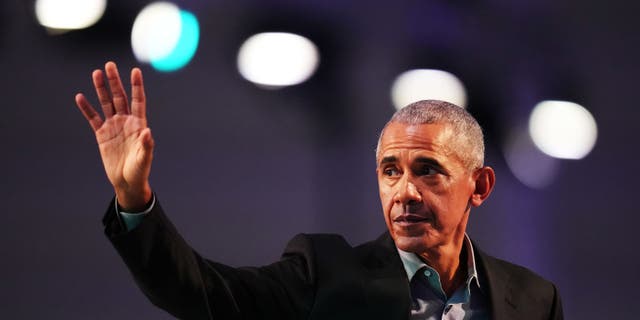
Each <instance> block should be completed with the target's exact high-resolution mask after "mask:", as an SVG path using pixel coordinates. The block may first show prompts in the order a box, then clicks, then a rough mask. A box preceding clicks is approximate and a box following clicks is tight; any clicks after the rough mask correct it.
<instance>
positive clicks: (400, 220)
mask: <svg viewBox="0 0 640 320" xmlns="http://www.w3.org/2000/svg"><path fill="white" fill-rule="evenodd" d="M432 221H433V220H432V219H431V218H428V217H425V216H421V215H418V214H413V213H403V214H401V215H399V216H397V217H396V218H395V219H393V222H394V223H397V224H401V225H411V224H418V223H431V222H432Z"/></svg>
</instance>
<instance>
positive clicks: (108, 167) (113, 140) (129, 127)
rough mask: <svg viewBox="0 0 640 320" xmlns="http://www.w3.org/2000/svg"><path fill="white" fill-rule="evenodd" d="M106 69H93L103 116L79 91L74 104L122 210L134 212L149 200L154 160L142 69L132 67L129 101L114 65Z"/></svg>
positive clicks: (111, 63)
mask: <svg viewBox="0 0 640 320" xmlns="http://www.w3.org/2000/svg"><path fill="white" fill-rule="evenodd" d="M105 72H106V75H107V80H108V82H109V88H107V85H106V83H105V79H104V73H103V72H102V70H95V71H93V74H92V78H93V85H94V87H95V89H96V93H97V95H98V100H99V101H100V105H101V106H102V113H103V114H104V119H103V118H102V117H101V116H100V114H99V113H98V112H97V111H96V109H95V108H94V107H93V106H92V105H91V104H90V103H89V101H88V100H87V99H86V97H85V96H84V95H83V94H82V93H78V94H76V97H75V99H76V105H77V106H78V108H79V109H80V111H81V112H82V114H83V115H84V117H85V118H86V119H87V121H88V122H89V125H90V126H91V128H92V129H93V131H94V133H95V135H96V140H97V141H98V147H99V149H100V156H101V157H102V163H103V164H104V169H105V171H106V173H107V177H108V178H109V181H110V182H111V184H112V185H113V188H114V190H115V192H116V196H117V197H118V204H119V205H120V206H121V207H122V210H124V211H128V212H137V211H140V210H141V209H143V208H144V206H145V205H146V204H147V203H148V202H149V201H150V200H151V197H152V192H151V187H150V185H149V174H150V172H151V161H152V159H153V137H152V136H151V130H150V129H149V127H147V116H146V99H145V94H144V85H143V83H142V72H141V71H140V69H138V68H133V69H132V70H131V104H129V101H128V99H127V94H126V92H125V90H124V88H123V86H122V81H121V80H120V76H119V74H118V69H117V67H116V64H115V63H113V62H107V63H106V64H105Z"/></svg>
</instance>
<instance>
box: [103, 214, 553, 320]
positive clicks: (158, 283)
mask: <svg viewBox="0 0 640 320" xmlns="http://www.w3.org/2000/svg"><path fill="white" fill-rule="evenodd" d="M103 223H104V225H105V233H106V234H107V236H108V237H109V239H110V240H111V242H112V243H113V245H114V246H115V248H116V249H117V251H118V252H119V253H120V255H121V256H122V258H123V259H124V262H125V263H126V264H127V266H128V267H129V269H130V271H131V273H132V274H133V277H134V278H135V280H136V282H137V283H138V285H139V286H140V288H141V289H142V291H143V292H144V293H145V294H146V295H147V297H148V298H149V299H150V300H151V302H152V303H153V304H155V305H156V306H158V307H160V308H162V309H164V310H166V311H168V312H169V313H171V314H173V315H174V316H176V317H178V318H184V319H331V320H338V319H350V320H353V319H367V320H374V319H381V320H382V319H384V320H394V319H398V320H406V319H409V315H410V300H411V299H410V290H409V280H408V279H407V275H406V272H405V270H404V268H403V265H402V261H401V260H400V257H399V255H398V252H397V250H396V248H395V245H394V243H393V240H392V239H391V237H390V236H389V234H388V233H385V234H383V235H382V236H380V237H379V238H378V239H377V240H375V241H371V242H367V243H365V244H362V245H360V246H357V247H352V246H350V245H349V244H348V243H347V242H346V241H345V240H344V239H343V238H342V237H341V236H338V235H328V234H316V235H303V234H300V235H297V236H296V237H294V238H293V239H292V240H291V241H290V242H289V244H288V245H287V247H286V249H285V252H284V254H283V255H282V258H281V259H280V260H279V261H278V262H275V263H273V264H271V265H268V266H264V267H259V268H253V267H251V268H231V267H228V266H225V265H223V264H219V263H216V262H213V261H209V260H206V259H204V258H202V257H200V256H199V255H198V253H197V252H195V251H194V250H193V249H191V247H189V245H188V244H187V243H186V242H185V241H184V240H183V238H182V237H181V236H180V235H179V234H178V232H177V231H176V229H175V227H174V226H173V225H172V224H171V222H170V221H169V220H168V219H167V217H166V216H165V215H164V213H163V212H162V209H161V207H160V205H159V204H156V206H155V208H154V209H153V210H152V212H150V213H149V214H148V215H147V216H146V217H145V218H144V220H143V222H142V223H141V224H140V225H139V226H138V227H136V228H135V229H134V230H132V231H130V232H125V230H124V227H123V224H122V221H120V219H119V217H118V215H117V214H116V212H115V208H114V204H113V202H112V204H111V206H110V207H109V209H108V211H107V214H106V215H105V217H104V219H103ZM474 247H477V246H474ZM475 255H476V259H477V261H476V263H477V268H478V273H479V278H480V281H481V282H480V284H481V288H482V289H483V290H486V291H485V293H486V294H487V296H488V297H489V301H490V308H491V313H492V318H493V319H497V320H499V319H532V320H533V319H562V307H561V304H560V297H559V295H558V293H557V291H556V288H555V286H554V285H553V284H552V283H550V282H548V281H546V280H544V279H542V278H541V277H539V276H537V275H535V274H534V273H532V272H531V271H529V270H527V269H525V268H522V267H519V266H516V265H513V264H511V263H508V262H505V261H502V260H499V259H496V258H493V257H490V256H488V255H486V254H484V253H483V252H482V251H479V250H477V249H476V251H475Z"/></svg>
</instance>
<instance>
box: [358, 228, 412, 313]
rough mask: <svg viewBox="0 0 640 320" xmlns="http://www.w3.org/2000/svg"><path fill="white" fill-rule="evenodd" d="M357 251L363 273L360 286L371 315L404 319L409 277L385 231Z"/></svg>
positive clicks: (406, 307)
mask: <svg viewBox="0 0 640 320" xmlns="http://www.w3.org/2000/svg"><path fill="white" fill-rule="evenodd" d="M357 252H358V255H359V260H360V263H361V265H362V267H363V269H364V270H365V273H366V274H365V275H364V279H365V280H364V281H363V287H364V292H365V295H366V304H367V308H368V309H369V311H370V314H371V316H372V317H371V319H399V320H400V319H402V320H405V319H408V318H409V315H410V301H411V296H410V290H409V281H408V280H407V274H406V272H405V271H404V267H403V266H402V261H401V260H400V256H399V255H398V251H397V249H396V247H395V244H394V243H393V239H391V236H389V234H388V233H385V234H383V235H382V236H380V237H379V238H378V239H377V240H375V241H373V242H370V243H367V244H364V245H362V246H360V247H358V250H357Z"/></svg>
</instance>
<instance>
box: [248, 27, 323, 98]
mask: <svg viewBox="0 0 640 320" xmlns="http://www.w3.org/2000/svg"><path fill="white" fill-rule="evenodd" d="M319 60H320V54H319V53H318V49H317V47H316V46H315V45H314V44H313V42H311V40H309V39H307V38H305V37H303V36H300V35H296V34H292V33H284V32H265V33H259V34H256V35H253V36H251V37H249V39H247V40H246V41H245V42H244V43H243V44H242V46H241V47H240V50H239V52H238V70H239V72H240V74H241V75H242V76H243V77H244V78H245V79H247V80H249V81H251V82H253V83H256V84H258V85H261V86H264V87H266V88H280V87H284V86H291V85H295V84H299V83H301V82H304V81H305V80H307V79H308V78H309V77H311V76H312V75H313V73H314V72H315V70H316V68H317V67H318V63H319Z"/></svg>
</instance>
